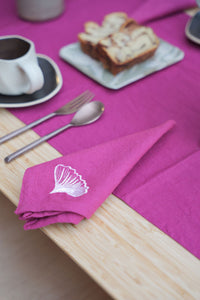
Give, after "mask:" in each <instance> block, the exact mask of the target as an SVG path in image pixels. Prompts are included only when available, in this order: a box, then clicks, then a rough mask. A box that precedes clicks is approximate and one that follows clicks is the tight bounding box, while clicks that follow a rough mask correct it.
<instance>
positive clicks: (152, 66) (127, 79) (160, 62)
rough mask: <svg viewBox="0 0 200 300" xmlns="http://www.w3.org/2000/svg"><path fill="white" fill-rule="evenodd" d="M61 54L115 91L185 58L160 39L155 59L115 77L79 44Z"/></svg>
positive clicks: (63, 57)
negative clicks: (84, 51)
mask: <svg viewBox="0 0 200 300" xmlns="http://www.w3.org/2000/svg"><path fill="white" fill-rule="evenodd" d="M59 54H60V57H61V58H62V59H64V60H65V61H67V62H68V63H69V64H71V65H72V66H74V67H75V68H77V69H78V70H79V71H81V72H82V73H84V74H85V75H87V76H89V77H90V78H92V79H93V80H95V81H97V82H98V83H100V84H102V85H103V86H105V87H107V88H110V89H114V90H117V89H120V88H122V87H124V86H126V85H128V84H130V83H133V82H135V81H137V80H139V79H141V78H144V77H146V76H147V75H150V74H152V73H154V72H157V71H159V70H162V69H164V68H166V67H168V66H170V65H173V64H175V63H177V62H179V61H180V60H182V59H183V57H184V52H183V51H181V50H180V49H179V48H177V47H174V46H173V45H171V44H169V43H167V42H165V41H163V40H161V39H160V45H159V47H158V49H157V50H156V52H155V54H154V56H153V57H151V58H149V59H148V60H146V61H144V62H142V63H139V64H137V65H135V66H133V67H132V68H130V69H128V70H125V71H123V72H121V73H119V74H117V75H116V76H114V75H112V74H111V73H110V72H109V71H107V70H105V69H104V68H103V66H102V64H101V62H99V61H97V60H95V59H93V58H91V57H90V56H88V55H87V54H85V53H83V51H82V50H81V48H80V44H79V43H78V42H77V43H73V44H70V45H67V46H64V47H63V48H61V50H60V53H59Z"/></svg>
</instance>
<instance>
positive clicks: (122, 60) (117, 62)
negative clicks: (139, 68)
mask: <svg viewBox="0 0 200 300" xmlns="http://www.w3.org/2000/svg"><path fill="white" fill-rule="evenodd" d="M158 45H159V40H158V38H157V36H156V35H155V34H154V32H153V30H152V29H151V28H149V27H145V26H139V25H137V24H135V22H134V21H131V20H128V21H127V24H126V26H124V27H123V28H122V29H121V30H120V31H119V32H115V33H113V34H111V35H110V36H108V37H106V38H104V39H101V40H100V41H99V43H98V52H99V59H100V60H101V61H102V63H103V66H104V68H106V69H108V70H109V71H110V72H111V73H112V74H114V75H116V74H117V73H119V72H121V71H123V70H125V69H127V68H130V67H132V66H133V65H135V64H136V63H139V62H142V61H144V60H146V59H148V58H149V57H151V56H152V55H153V54H154V52H155V51H156V49H157V47H158Z"/></svg>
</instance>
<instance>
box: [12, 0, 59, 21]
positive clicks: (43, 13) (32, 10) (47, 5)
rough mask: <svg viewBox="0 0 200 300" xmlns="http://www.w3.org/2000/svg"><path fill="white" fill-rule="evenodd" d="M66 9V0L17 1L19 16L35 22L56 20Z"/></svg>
mask: <svg viewBox="0 0 200 300" xmlns="http://www.w3.org/2000/svg"><path fill="white" fill-rule="evenodd" d="M64 8H65V0H17V12H18V15H19V16H20V17H21V18H23V19H25V20H28V21H33V22H39V21H46V20H49V19H53V18H56V17H58V16H59V15H61V14H62V13H63V11H64Z"/></svg>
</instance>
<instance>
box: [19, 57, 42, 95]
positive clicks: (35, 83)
mask: <svg viewBox="0 0 200 300" xmlns="http://www.w3.org/2000/svg"><path fill="white" fill-rule="evenodd" d="M19 67H20V69H22V70H23V72H24V73H25V74H26V76H27V78H28V80H29V89H28V91H26V94H32V93H34V92H35V91H38V90H39V89H41V88H42V87H43V85H44V76H43V73H42V70H41V69H40V67H39V66H38V65H37V64H36V63H31V62H26V63H23V64H20V65H19Z"/></svg>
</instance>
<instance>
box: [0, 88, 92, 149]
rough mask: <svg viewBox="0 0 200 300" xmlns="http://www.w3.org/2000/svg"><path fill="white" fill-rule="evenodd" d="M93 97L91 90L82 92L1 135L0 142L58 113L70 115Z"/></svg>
mask: <svg viewBox="0 0 200 300" xmlns="http://www.w3.org/2000/svg"><path fill="white" fill-rule="evenodd" d="M93 97H94V94H93V93H92V92H90V91H89V90H87V91H85V92H83V93H82V94H81V95H79V96H78V97H76V98H75V99H73V100H72V101H70V102H68V103H67V104H65V105H64V106H62V107H61V108H59V109H58V110H56V111H54V112H52V113H50V114H48V115H47V116H44V117H42V118H40V119H38V120H36V121H34V122H31V123H29V124H28V125H25V126H24V127H22V128H19V129H17V130H15V131H12V132H11V133H9V134H6V135H4V136H3V137H1V138H0V144H3V143H4V142H6V141H8V140H10V139H12V138H13V137H15V136H17V135H19V134H21V133H23V132H25V131H27V130H28V129H30V128H33V127H34V126H36V125H38V124H40V123H42V122H44V121H46V120H48V119H50V118H52V117H55V116H58V115H70V114H72V113H75V112H76V111H78V110H79V109H80V108H81V106H83V105H84V104H86V103H87V102H89V101H90V100H92V98H93Z"/></svg>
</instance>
